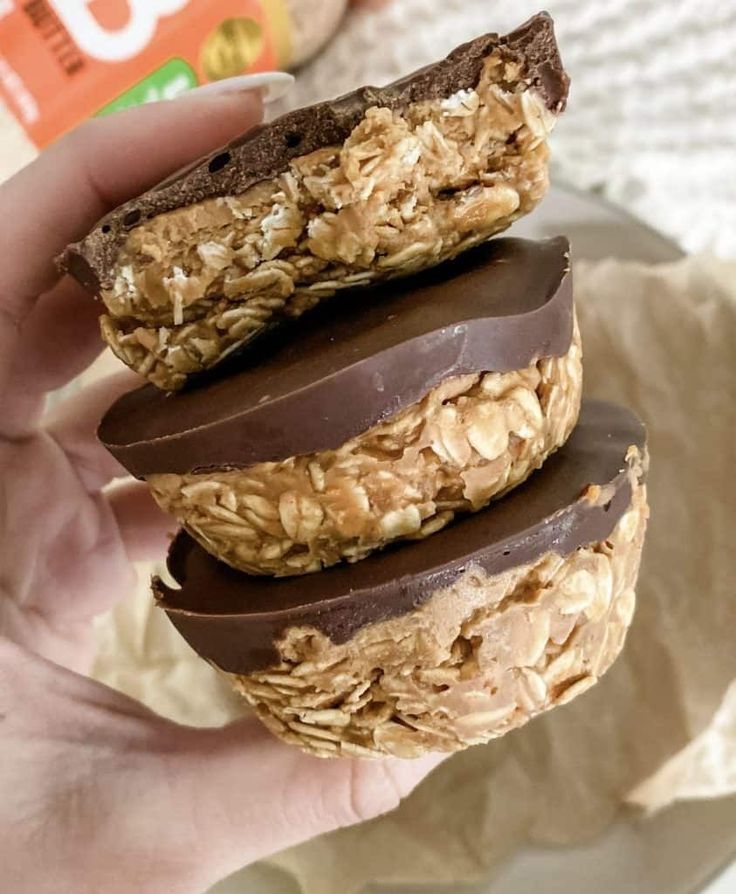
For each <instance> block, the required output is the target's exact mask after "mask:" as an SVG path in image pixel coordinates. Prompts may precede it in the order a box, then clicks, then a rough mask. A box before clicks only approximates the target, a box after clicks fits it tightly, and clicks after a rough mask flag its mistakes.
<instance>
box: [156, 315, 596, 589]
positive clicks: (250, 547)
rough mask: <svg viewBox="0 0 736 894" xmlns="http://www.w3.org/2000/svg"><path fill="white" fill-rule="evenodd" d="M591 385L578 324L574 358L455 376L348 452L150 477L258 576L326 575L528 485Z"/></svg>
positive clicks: (213, 546) (199, 532)
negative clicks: (328, 569) (585, 382)
mask: <svg viewBox="0 0 736 894" xmlns="http://www.w3.org/2000/svg"><path fill="white" fill-rule="evenodd" d="M581 388H582V364H581V349H580V340H579V336H578V332H577V327H576V328H575V332H574V335H573V341H572V343H571V345H570V349H569V351H568V353H567V354H566V355H565V356H563V357H547V358H544V359H542V360H539V361H537V362H536V363H534V364H532V365H531V366H529V367H528V368H526V369H523V370H519V371H515V372H510V373H485V374H479V375H469V376H456V377H453V378H451V379H448V380H447V381H446V382H443V383H442V384H441V385H439V386H438V387H436V388H434V389H432V391H430V392H429V394H427V395H426V396H425V397H424V398H423V399H422V400H421V401H419V402H418V403H416V404H414V405H412V406H410V407H408V408H407V409H406V410H403V411H402V412H400V413H398V414H397V415H396V416H394V417H393V418H392V419H390V420H388V421H386V422H382V423H379V424H377V425H375V426H373V427H372V428H370V429H369V430H368V431H366V432H364V433H363V434H361V435H359V436H358V437H356V438H353V439H352V440H351V441H349V442H347V443H346V444H344V445H343V446H342V447H340V448H338V449H337V450H330V451H323V452H321V453H316V454H310V455H306V456H298V457H293V458H290V459H287V460H285V461H282V462H268V463H259V464H258V465H255V466H251V467H249V468H246V469H242V470H234V471H215V472H207V473H201V474H188V475H174V474H158V475H150V476H149V477H148V483H149V484H150V485H151V488H152V490H153V494H154V496H155V498H156V500H157V501H158V503H159V504H160V505H161V507H162V508H163V509H164V510H166V511H167V512H170V513H172V514H173V515H175V516H176V518H177V519H178V521H179V522H181V524H183V525H184V527H186V529H187V530H188V531H189V533H190V534H191V535H192V536H193V537H194V538H195V539H196V540H198V541H199V542H200V543H201V545H202V546H203V547H204V548H205V549H206V550H207V551H208V552H210V553H211V554H212V555H214V556H216V557H217V558H218V559H222V560H224V561H225V562H227V563H228V564H230V565H233V566H234V567H236V568H239V569H241V570H243V571H247V572H250V573H252V574H274V575H290V574H303V573H306V572H313V571H319V569H320V568H323V567H326V566H329V565H332V564H334V563H336V562H339V561H341V560H343V559H348V560H349V561H357V560H359V559H362V558H364V557H365V556H366V555H368V553H370V552H371V551H372V550H374V549H377V548H379V547H381V546H384V545H386V544H387V543H389V542H391V541H392V540H395V539H397V538H412V539H413V538H420V537H427V536H429V535H430V534H432V533H434V532H435V531H439V530H440V529H441V528H443V527H444V526H445V525H446V524H447V523H448V522H449V521H450V520H451V519H452V518H453V517H454V516H455V515H456V514H457V513H462V512H469V511H475V510H477V509H481V508H482V507H483V506H485V505H486V504H487V503H488V501H489V500H490V499H491V498H492V497H495V496H498V495H500V494H501V493H503V492H504V491H507V490H509V489H510V488H512V487H514V486H516V485H517V484H519V483H521V482H522V481H523V480H524V479H525V478H526V477H527V476H528V475H529V474H531V472H533V471H534V469H537V468H539V467H540V466H541V465H542V463H543V461H544V460H545V458H546V457H547V456H548V455H549V454H550V453H551V452H552V451H553V450H555V449H556V448H557V447H560V446H561V445H562V444H563V443H564V442H565V441H566V440H567V437H568V435H569V434H570V432H571V431H572V428H573V427H574V425H575V422H576V420H577V416H578V411H579V408H580V396H581Z"/></svg>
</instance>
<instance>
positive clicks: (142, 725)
mask: <svg viewBox="0 0 736 894" xmlns="http://www.w3.org/2000/svg"><path fill="white" fill-rule="evenodd" d="M260 115H261V107H260V100H259V99H258V97H257V96H255V95H253V94H245V93H232V92H223V93H219V94H218V93H215V94H209V95H207V96H204V95H197V94H193V95H191V96H189V97H187V98H186V99H182V100H178V101H176V102H173V103H166V104H162V105H150V106H145V107H142V108H139V109H133V110H131V111H128V112H123V113H120V114H118V115H113V116H110V117H108V118H103V119H98V120H95V121H92V122H89V123H87V124H84V125H83V126H82V127H80V128H79V129H78V130H77V131H75V132H74V133H72V134H70V135H69V136H67V137H65V138H64V139H62V140H61V141H59V142H58V143H57V144H55V145H54V146H53V147H51V148H50V149H49V150H47V151H46V152H45V153H44V154H42V155H41V156H40V157H39V159H38V160H37V161H36V162H34V163H33V164H32V165H30V166H29V167H28V168H26V169H24V170H23V171H21V172H20V173H19V174H17V175H16V176H15V177H14V178H12V179H11V180H9V181H7V182H6V183H5V184H3V185H2V186H0V246H2V249H3V251H2V252H1V253H0V393H2V395H3V399H2V413H0V865H1V866H2V868H3V869H2V876H3V885H4V888H7V890H8V891H13V892H18V894H23V892H33V894H45V892H58V891H74V892H75V894H87V892H90V894H92V892H95V894H97V892H100V891H104V892H105V894H117V892H126V894H127V892H130V891H133V890H134V891H137V892H139V894H146V892H149V891H150V892H156V894H160V892H161V891H166V892H167V894H179V892H182V894H183V892H192V894H199V892H202V891H204V890H205V889H206V888H207V887H208V886H209V885H211V884H213V883H214V882H215V881H217V880H218V879H219V878H221V877H223V876H224V875H226V874H228V873H229V872H231V871H234V870H235V869H237V868H239V867H240V866H242V865H244V864H246V863H249V862H251V861H253V860H257V859H259V858H261V857H264V856H267V855H268V854H271V853H273V852H275V851H278V850H280V849H282V848H285V847H287V846H289V845H292V844H296V843H298V842H300V841H304V840H306V839H308V838H310V837H312V836H314V835H317V834H320V833H322V832H326V831H328V830H330V829H334V828H337V827H339V826H343V825H347V824H350V823H354V822H359V821H361V820H364V819H367V818H369V817H372V816H375V815H377V814H380V813H382V812H385V811H387V810H390V809H392V808H393V807H395V806H396V805H397V804H398V802H399V800H400V799H401V798H402V797H403V796H405V795H406V794H408V792H409V791H410V790H411V789H412V788H413V787H414V786H415V785H416V784H417V783H418V782H419V781H420V780H421V779H422V778H423V777H424V776H425V775H426V774H427V773H428V772H429V771H430V770H431V769H432V768H433V767H434V766H435V765H436V764H437V763H438V761H439V760H440V758H439V757H437V756H430V757H428V758H425V759H420V760H416V761H400V760H393V759H389V760H384V761H360V760H340V761H321V760H319V759H316V758H311V757H308V756H306V755H304V754H301V753H300V752H299V751H297V750H296V749H293V748H289V747H288V746H285V745H282V744H280V743H279V742H277V741H275V740H274V739H273V738H272V737H271V736H270V734H269V733H268V732H266V731H265V730H264V729H262V728H261V727H260V724H258V723H257V722H256V721H254V720H251V719H246V720H242V721H239V722H237V723H234V724H232V725H230V726H227V727H225V728H222V729H211V730H201V729H193V728H187V727H183V726H180V725H177V724H175V723H172V722H170V721H169V720H166V719H164V718H161V717H158V716H156V715H155V714H153V713H152V712H151V711H149V710H148V709H147V708H145V707H144V706H143V705H141V704H138V703H137V702H135V701H133V700H131V699H129V698H127V697H126V696H124V695H122V694H120V693H118V692H116V691H114V690H112V689H109V688H107V687H105V686H103V685H101V684H100V683H98V682H95V681H93V680H91V679H89V678H88V677H87V676H86V674H87V673H88V671H89V669H90V667H91V663H92V658H93V652H94V636H93V627H92V623H93V619H94V618H95V616H96V615H98V614H99V613H101V612H103V611H105V610H107V609H109V608H110V607H111V606H112V605H113V604H114V603H115V602H116V601H118V600H120V599H123V598H125V597H126V596H128V595H129V594H130V593H131V591H132V588H133V586H134V581H135V574H134V570H133V566H132V562H133V561H135V560H141V559H150V558H156V557H161V556H162V555H163V553H164V550H165V547H166V543H167V536H168V534H169V533H171V531H170V525H171V522H170V520H169V519H167V518H166V517H164V516H163V515H162V514H161V513H160V511H159V510H158V509H157V508H156V506H155V505H154V503H153V501H152V500H151V498H150V496H149V495H148V491H147V488H146V486H145V485H139V484H138V483H135V482H131V481H123V482H115V483H113V484H111V481H112V479H113V478H117V477H118V476H121V475H123V474H124V472H123V470H122V468H121V467H120V466H118V464H117V463H116V462H115V461H114V460H113V459H112V457H111V456H109V455H108V454H107V453H106V452H105V451H104V449H103V448H102V447H101V445H100V444H99V443H98V442H97V440H96V438H95V428H96V424H97V421H98V419H99V418H100V416H101V414H102V412H103V411H104V409H105V408H106V407H107V406H109V404H110V403H111V402H112V401H113V400H114V399H115V398H116V397H117V396H118V395H119V394H120V393H121V392H123V391H125V390H128V389H129V388H131V387H132V386H133V385H134V384H135V383H136V379H135V377H134V376H133V375H132V374H129V373H128V372H123V373H120V374H117V375H115V376H112V377H110V378H107V379H104V380H102V381H99V382H96V383H95V384H94V385H92V386H90V387H88V388H86V389H84V390H83V391H81V392H78V393H77V394H75V395H74V396H72V397H70V398H67V399H66V400H65V401H64V402H63V403H61V404H60V405H58V406H56V407H55V408H54V410H53V411H52V412H51V413H45V412H44V405H45V398H46V395H47V394H48V393H49V392H50V391H54V390H56V389H58V388H60V387H62V386H63V385H65V384H66V383H68V382H69V381H71V380H72V379H73V378H74V377H75V376H76V375H77V374H78V373H79V372H81V371H82V370H83V369H85V368H86V367H87V366H88V365H89V363H90V362H91V361H92V360H93V359H94V358H95V356H96V355H97V354H98V353H99V351H100V348H101V342H100V338H99V332H98V326H97V314H98V310H99V305H98V304H97V303H96V302H95V301H94V300H93V299H92V298H91V297H90V296H89V295H86V294H85V293H84V292H83V291H82V290H81V288H80V287H79V286H77V285H76V284H75V283H73V282H72V281H71V280H70V279H69V278H63V279H60V278H59V277H58V274H57V273H56V270H55V267H54V263H53V259H54V257H55V256H56V255H57V254H58V252H59V251H61V250H62V249H63V247H64V246H65V245H66V244H67V243H68V242H70V241H71V240H73V239H76V238H79V237H80V236H81V235H82V234H83V233H84V232H86V231H87V230H88V229H89V227H90V226H91V225H92V224H93V223H94V222H95V220H96V219H97V218H99V217H100V216H101V215H102V214H103V213H105V212H106V211H107V210H109V209H110V208H111V207H113V206H115V205H117V204H119V203H120V202H122V201H124V200H125V199H127V198H129V197H130V196H132V195H134V194H136V193H138V192H140V191H141V190H143V189H145V188H147V187H148V186H150V185H152V184H153V183H154V182H156V181H157V180H158V179H160V178H161V177H163V176H164V175H166V174H168V173H169V172H170V171H172V170H175V169H176V168H177V167H179V166H180V165H182V164H184V163H185V162H187V161H189V160H190V159H192V158H194V157H196V156H197V155H200V154H202V153H204V152H207V151H210V150H211V149H213V148H214V147H216V146H217V145H219V144H221V143H223V142H225V141H226V140H228V139H230V138H232V137H233V136H234V135H235V134H236V133H238V132H240V131H242V130H244V129H245V128H247V127H249V126H251V125H253V124H255V123H256V122H257V121H258V120H259V118H260Z"/></svg>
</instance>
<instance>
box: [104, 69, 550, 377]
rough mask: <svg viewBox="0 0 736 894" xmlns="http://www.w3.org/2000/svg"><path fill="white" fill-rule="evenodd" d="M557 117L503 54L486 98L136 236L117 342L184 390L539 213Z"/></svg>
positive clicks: (379, 113)
mask: <svg viewBox="0 0 736 894" xmlns="http://www.w3.org/2000/svg"><path fill="white" fill-rule="evenodd" d="M555 118H556V116H555V114H553V113H552V112H550V111H548V109H547V108H546V106H545V104H544V102H543V100H542V98H541V97H540V96H539V95H538V93H537V92H536V91H535V90H534V89H531V88H529V86H528V85H527V84H526V83H525V82H524V81H523V80H522V79H521V77H520V70H519V66H518V65H517V64H516V63H512V62H509V61H504V60H503V59H502V58H501V56H500V55H497V54H493V55H491V56H489V58H488V59H487V60H486V62H485V64H484V67H483V70H482V74H481V78H480V81H479V83H478V85H477V87H476V89H474V90H471V89H468V90H461V91H459V92H458V93H456V94H454V95H453V96H450V97H449V98H447V99H444V100H431V101H422V102H417V103H415V104H413V105H410V106H409V107H407V108H406V109H404V110H403V111H392V110H390V109H388V108H385V107H374V108H371V109H369V110H368V111H367V112H366V114H365V116H364V118H363V120H362V121H361V122H360V123H359V124H358V125H357V126H356V127H355V128H354V130H353V131H352V133H351V134H350V136H349V137H348V139H347V140H346V141H345V143H344V144H342V145H336V146H329V147H326V148H322V149H318V150H316V151H314V152H312V153H310V154H308V155H304V156H300V157H297V158H295V159H294V160H293V161H292V162H291V163H290V165H289V168H288V169H287V170H286V171H284V173H282V174H281V175H280V176H278V177H276V178H275V179H272V180H265V181H262V182H261V183H258V184H256V185H255V186H253V187H251V188H250V189H249V190H247V191H246V192H245V193H243V194H241V195H236V196H228V197H224V198H214V199H207V200H205V201H202V202H200V203H198V204H195V205H190V206H188V207H185V208H181V209H177V210H175V211H171V212H168V213H165V214H160V215H158V216H156V217H154V218H153V219H152V220H150V221H146V222H145V223H143V224H141V225H140V226H137V227H135V228H134V229H133V230H131V232H130V233H129V235H128V237H127V240H126V242H125V244H124V246H123V248H122V250H121V253H120V255H119V258H118V263H117V266H116V269H115V271H114V281H113V285H112V287H111V288H109V289H106V290H103V292H102V298H103V300H104V303H105V305H106V310H107V313H106V314H104V315H103V316H102V318H101V325H102V332H103V336H104V338H105V340H106V341H107V342H108V344H109V345H110V346H111V347H112V349H113V351H114V352H115V353H116V354H117V355H118V356H119V357H120V358H121V359H122V360H123V361H124V362H125V363H127V364H128V365H129V366H131V367H132V368H133V369H135V370H136V371H138V372H140V373H141V374H142V375H145V376H146V377H147V378H148V379H150V381H152V382H153V383H154V384H156V385H158V386H159V387H161V388H166V389H176V388H179V387H181V385H183V383H184V382H185V380H186V376H187V375H189V374H191V373H195V372H198V371H201V370H203V369H206V368H208V367H211V366H213V365H214V364H216V363H217V362H218V361H219V360H220V359H222V357H223V356H225V355H226V354H227V353H229V352H232V351H233V350H235V349H236V348H237V347H238V346H240V345H242V344H244V343H246V342H247V341H248V340H250V339H251V338H253V337H254V336H255V335H256V334H258V333H259V332H260V331H262V330H263V328H264V327H265V326H267V325H268V324H269V323H271V322H274V321H275V320H277V319H279V318H284V317H295V316H298V315H300V314H301V313H303V312H304V311H305V310H308V309H309V308H311V307H313V306H314V305H316V304H317V303H318V302H319V301H321V300H322V299H323V298H325V297H327V296H329V295H331V294H334V293H335V292H337V291H338V290H342V289H349V288H351V287H355V286H358V285H367V284H369V283H370V282H375V281H378V280H382V279H386V278H389V277H394V276H398V275H406V274H409V273H411V272H414V271H416V270H419V269H422V268H426V267H428V266H432V265H434V264H437V263H439V262H441V261H443V260H445V259H447V258H450V257H452V256H454V255H456V254H458V253H459V252H461V251H464V250H465V249H467V248H469V247H471V246H472V245H475V244H477V243H479V242H482V241H484V240H486V239H487V238H488V237H489V236H491V235H493V234H494V233H498V232H500V231H501V230H503V229H505V228H506V227H508V226H509V225H510V224H511V223H512V222H513V221H514V220H515V219H517V218H518V217H520V216H522V215H523V214H526V213H527V212H529V211H531V209H532V208H534V206H535V205H536V204H537V203H538V202H539V201H540V199H541V198H542V196H543V195H544V193H545V191H546V189H547V185H548V179H547V156H548V148H547V137H548V135H549V133H550V130H551V129H552V127H553V125H554V122H555Z"/></svg>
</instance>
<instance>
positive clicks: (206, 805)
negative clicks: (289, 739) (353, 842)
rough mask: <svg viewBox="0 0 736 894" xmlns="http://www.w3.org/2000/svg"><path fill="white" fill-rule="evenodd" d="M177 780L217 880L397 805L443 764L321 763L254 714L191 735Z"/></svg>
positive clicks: (437, 759) (435, 759)
mask: <svg viewBox="0 0 736 894" xmlns="http://www.w3.org/2000/svg"><path fill="white" fill-rule="evenodd" d="M187 735H188V745H187V748H186V749H185V750H184V751H183V753H182V755H181V756H180V760H181V765H180V766H178V767H177V778H178V779H179V780H180V781H181V784H182V785H183V786H185V787H187V788H188V789H189V790H190V791H191V793H192V794H193V795H194V797H195V798H196V803H197V804H198V811H199V819H200V822H201V828H209V829H210V830H211V831H212V837H213V839H216V840H209V839H208V841H207V848H208V852H209V854H210V859H211V860H212V861H213V862H212V863H210V864H208V865H207V869H208V870H209V871H211V872H214V873H215V874H214V875H211V876H210V877H207V878H203V879H202V880H201V881H202V883H204V884H205V885H206V884H212V883H213V882H214V881H215V880H216V879H217V878H219V877H222V876H224V875H226V874H228V873H230V872H233V871H234V870H236V869H238V868H239V867H240V866H242V865H244V864H245V863H249V862H252V861H254V860H258V859H261V858H263V857H266V856H268V855H270V854H273V853H275V852H276V851H280V850H283V849H284V848H286V847H290V846H292V845H294V844H298V843H300V842H302V841H306V840H308V839H310V838H312V837H314V836H315V835H320V834H322V833H324V832H328V831H331V830H333V829H337V828H339V827H341V826H346V825H351V824H353V823H357V822H362V821H364V820H367V819H371V818H372V817H375V816H378V815H380V814H382V813H386V812H388V811H390V810H393V809H394V808H395V807H396V806H397V805H398V804H399V802H400V800H401V799H402V798H404V797H406V796H407V795H408V794H409V793H410V792H411V791H412V790H413V789H414V788H415V787H416V786H417V785H418V784H419V783H420V782H421V781H422V780H423V779H424V778H425V777H426V776H427V774H428V773H430V772H431V771H432V770H433V769H434V768H435V767H436V766H437V765H438V764H439V763H441V761H442V760H443V759H444V758H445V755H438V754H432V755H427V756H425V757H422V758H419V759H417V760H399V759H394V758H386V759H382V760H376V761H369V760H359V759H334V760H323V759H319V758H313V757H310V756H308V755H306V754H303V753H302V752H300V751H298V750H297V749H295V748H293V747H291V746H288V745H285V744H283V743H282V742H280V741H278V740H277V739H275V738H273V737H272V736H271V734H270V733H268V732H267V731H266V730H265V729H264V728H263V727H262V726H261V724H260V723H259V722H258V721H256V720H255V719H254V718H249V719H247V720H244V721H240V722H238V723H235V724H232V725H231V726H229V727H227V728H225V729H223V730H198V731H196V732H194V731H190V732H189V733H188V734H187Z"/></svg>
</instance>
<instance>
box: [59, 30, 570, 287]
mask: <svg viewBox="0 0 736 894" xmlns="http://www.w3.org/2000/svg"><path fill="white" fill-rule="evenodd" d="M493 52H499V53H500V54H501V55H502V56H503V58H504V59H507V60H508V61H510V62H517V63H519V65H520V67H521V75H520V76H521V78H523V79H524V80H526V81H528V82H530V83H531V84H532V85H533V86H534V87H535V89H536V90H537V91H538V92H539V93H540V94H541V96H542V98H543V100H544V102H545V104H546V105H547V107H548V108H549V109H550V110H552V111H558V112H559V111H562V109H563V108H564V106H565V101H566V99H567V91H568V85H569V79H568V77H567V75H566V74H565V71H564V69H563V67H562V60H561V59H560V56H559V52H558V49H557V44H556V42H555V35H554V26H553V23H552V19H551V18H550V16H549V15H548V14H547V13H539V14H538V15H536V16H534V17H533V18H531V19H529V21H528V22H526V23H525V24H524V25H522V26H521V27H519V28H517V29H516V30H515V31H512V32H511V33H510V34H507V35H505V36H503V37H502V36H499V35H498V34H486V35H484V36H483V37H478V38H476V39H475V40H473V41H471V42H470V43H466V44H464V45H463V46H461V47H458V48H457V49H456V50H454V51H453V52H452V53H450V55H449V56H448V57H447V58H446V59H443V60H442V61H441V62H437V63H436V64H434V65H429V66H427V67H426V68H422V69H420V70H419V71H417V72H414V74H411V75H409V76H408V77H405V78H402V79H401V80H400V81H396V82H395V83H393V84H390V85H389V86H387V87H383V88H380V89H379V88H376V87H363V88H361V89H360V90H356V91H354V92H353V93H348V94H346V95H345V96H342V97H340V98H338V99H334V100H331V101H329V102H323V103H319V104H318V105H314V106H308V107H307V108H303V109H297V110H295V111H293V112H290V113H289V114H287V115H284V116H283V117H281V118H279V119H277V120H276V121H273V122H272V123H270V124H264V125H262V126H260V127H256V128H253V129H252V130H249V131H248V132H247V133H245V134H243V135H242V136H240V137H238V138H237V139H236V140H234V141H233V142H231V143H229V144H228V145H227V146H224V147H222V148H220V149H218V150H216V151H215V152H213V153H211V154H210V155H207V156H205V157H204V158H202V159H199V160H198V161H196V162H194V163H193V164H191V165H189V166H187V167H185V168H183V169H182V170H181V171H178V172H177V173H176V174H174V175H172V176H171V177H169V178H167V179H166V180H164V181H163V182H161V183H160V184H158V185H157V186H155V187H153V189H151V190H149V191H148V192H146V193H144V194H143V195H142V196H139V197H137V198H135V199H132V200H131V201H129V202H126V203H125V204H123V205H121V206H120V207H119V208H116V209H115V210H114V211H112V212H111V213H110V214H108V215H106V216H105V217H103V218H102V220H100V221H99V222H98V223H97V225H96V226H95V228H94V230H92V232H91V233H90V234H89V236H87V237H86V238H85V239H83V240H82V241H81V242H77V243H75V244H74V245H70V246H69V247H68V248H67V250H66V252H65V253H64V255H63V256H62V258H61V259H60V266H61V268H62V269H63V270H66V271H68V272H69V273H71V274H72V275H73V276H75V277H76V278H77V279H78V280H79V281H80V282H81V283H82V284H83V285H84V286H85V287H86V288H88V289H90V290H92V291H95V292H97V291H99V290H100V288H101V287H102V288H109V287H111V280H112V270H113V267H114V265H115V261H116V258H117V254H118V251H119V250H120V247H121V246H122V244H123V242H124V241H125V238H126V236H127V234H128V232H129V231H130V230H131V229H133V227H135V226H136V225H137V224H139V223H140V222H141V221H143V220H145V219H146V218H150V217H154V216H155V215H157V214H161V213H163V212H166V211H172V210H174V209H175V208H182V207H184V206H186V205H191V204H193V203H195V202H200V201H202V200H203V199H209V198H214V197H216V196H226V195H238V194H240V193H243V192H245V190H246V189H248V188H249V187H250V186H252V185H253V184H254V183H258V182H259V181H261V180H266V179H269V178H271V177H275V176H276V175H277V174H280V173H281V172H282V171H284V170H286V168H287V167H288V165H289V162H290V161H291V160H292V159H293V158H297V157H299V156H302V155H307V154H308V153H310V152H313V151H314V150H315V149H320V148H322V147H324V146H334V145H337V144H340V143H342V142H344V141H345V139H346V138H347V137H348V135H349V134H350V132H351V131H352V130H353V128H354V127H356V125H357V124H358V123H359V122H360V120H361V119H362V118H363V117H364V115H365V113H366V111H367V110H368V109H369V108H371V107H373V106H384V107H388V108H391V109H400V108H404V107H406V106H408V105H409V104H410V103H415V102H420V101H422V100H428V99H441V98H444V97H447V96H451V95H452V94H453V93H456V92H457V91H458V90H463V89H467V88H470V87H474V86H475V85H476V84H477V83H478V80H479V77H480V72H481V69H482V67H483V61H484V60H485V59H486V58H487V57H488V56H489V55H491V53H493Z"/></svg>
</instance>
